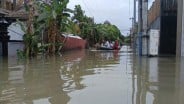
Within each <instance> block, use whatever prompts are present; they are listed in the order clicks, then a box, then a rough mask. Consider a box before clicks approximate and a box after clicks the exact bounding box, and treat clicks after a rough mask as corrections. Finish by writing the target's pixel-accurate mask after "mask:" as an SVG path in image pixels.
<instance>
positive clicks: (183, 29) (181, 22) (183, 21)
mask: <svg viewBox="0 0 184 104" xmlns="http://www.w3.org/2000/svg"><path fill="white" fill-rule="evenodd" d="M176 56H177V57H181V56H184V2H183V0H178V17H177V48H176Z"/></svg>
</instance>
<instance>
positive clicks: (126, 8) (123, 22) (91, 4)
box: [68, 0, 133, 35]
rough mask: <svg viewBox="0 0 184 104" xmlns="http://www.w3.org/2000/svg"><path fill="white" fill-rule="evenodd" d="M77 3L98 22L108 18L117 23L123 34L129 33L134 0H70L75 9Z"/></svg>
mask: <svg viewBox="0 0 184 104" xmlns="http://www.w3.org/2000/svg"><path fill="white" fill-rule="evenodd" d="M77 4H80V5H81V7H82V9H83V10H84V11H85V14H86V15H87V16H89V17H94V19H95V22H96V23H103V22H104V21H105V20H108V21H110V22H111V24H114V25H116V26H117V27H118V28H119V29H120V31H121V32H122V34H123V35H127V33H129V30H130V28H131V24H132V22H131V20H130V19H129V18H131V17H132V14H133V9H132V7H133V0H114V1H112V0H70V2H69V4H68V7H69V8H71V9H73V8H74V6H75V5H77Z"/></svg>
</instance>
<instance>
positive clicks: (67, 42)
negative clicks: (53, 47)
mask: <svg viewBox="0 0 184 104" xmlns="http://www.w3.org/2000/svg"><path fill="white" fill-rule="evenodd" d="M60 41H61V42H62V43H64V44H63V46H62V49H61V50H62V51H67V50H73V49H85V47H86V43H87V41H86V40H84V39H82V38H81V37H79V36H74V35H72V34H68V35H65V34H63V35H62V36H61V38H60Z"/></svg>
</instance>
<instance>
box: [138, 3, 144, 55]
mask: <svg viewBox="0 0 184 104" xmlns="http://www.w3.org/2000/svg"><path fill="white" fill-rule="evenodd" d="M142 23H143V20H142V0H139V1H138V54H139V56H141V55H142Z"/></svg>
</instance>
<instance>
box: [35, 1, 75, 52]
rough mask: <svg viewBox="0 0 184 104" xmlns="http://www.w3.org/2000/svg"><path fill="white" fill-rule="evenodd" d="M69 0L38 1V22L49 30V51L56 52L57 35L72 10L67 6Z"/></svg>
mask: <svg viewBox="0 0 184 104" xmlns="http://www.w3.org/2000/svg"><path fill="white" fill-rule="evenodd" d="M68 2H69V0H52V1H51V2H50V3H45V2H37V5H38V6H37V10H38V13H39V15H38V17H37V22H38V23H40V24H42V25H43V24H44V26H45V27H44V28H43V29H44V30H47V34H45V35H47V36H46V37H47V43H50V44H51V45H50V46H48V52H49V53H55V51H56V48H55V45H56V36H57V35H59V34H60V31H61V30H63V29H64V27H65V25H66V22H67V20H68V19H67V18H68V17H69V16H70V15H69V12H72V10H70V9H68V8H67V4H68Z"/></svg>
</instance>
